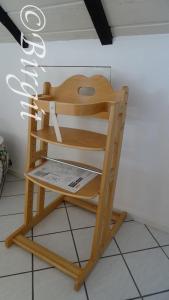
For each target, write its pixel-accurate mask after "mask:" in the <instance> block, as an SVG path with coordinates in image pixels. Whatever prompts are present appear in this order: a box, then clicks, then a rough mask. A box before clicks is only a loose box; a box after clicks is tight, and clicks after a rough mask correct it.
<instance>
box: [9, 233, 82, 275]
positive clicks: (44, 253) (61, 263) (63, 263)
mask: <svg viewBox="0 0 169 300" xmlns="http://www.w3.org/2000/svg"><path fill="white" fill-rule="evenodd" d="M13 242H14V243H15V244H16V245H18V246H20V247H22V248H23V249H25V250H27V251H29V252H31V253H32V254H34V255H36V256H38V257H40V258H41V259H43V260H45V261H46V262H47V263H49V264H50V265H52V266H54V267H56V268H57V269H59V270H60V271H62V272H64V273H65V274H68V275H69V276H71V277H73V278H74V279H76V278H77V276H78V275H79V274H80V272H81V268H79V267H77V266H76V265H74V264H73V263H72V262H70V261H68V260H67V259H65V258H63V257H62V256H60V255H57V254H55V253H54V252H52V251H50V250H48V249H47V248H45V247H43V246H41V245H40V244H38V243H36V242H33V241H31V240H30V239H28V238H26V237H24V236H22V235H18V236H16V237H15V238H14V239H13Z"/></svg>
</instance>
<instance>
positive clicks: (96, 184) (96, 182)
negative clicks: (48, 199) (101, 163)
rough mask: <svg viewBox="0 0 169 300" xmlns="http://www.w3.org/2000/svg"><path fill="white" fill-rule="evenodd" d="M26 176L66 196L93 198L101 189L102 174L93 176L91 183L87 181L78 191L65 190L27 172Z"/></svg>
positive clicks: (87, 166) (83, 165)
mask: <svg viewBox="0 0 169 300" xmlns="http://www.w3.org/2000/svg"><path fill="white" fill-rule="evenodd" d="M73 163H76V164H77V165H79V166H82V167H86V168H87V169H90V168H91V166H89V165H86V164H83V163H80V162H73ZM93 169H94V168H93ZM95 169H96V170H99V171H100V169H97V168H95ZM31 171H32V170H31ZM25 177H26V178H27V179H29V180H30V181H32V182H33V183H35V184H37V185H39V186H41V187H43V188H46V189H49V190H51V191H54V192H58V193H59V194H63V195H65V196H71V197H74V198H78V199H88V200H90V199H91V198H94V197H95V196H97V195H98V193H99V190H100V180H101V175H96V177H95V178H93V179H92V180H91V181H90V182H89V183H87V184H86V185H85V186H84V187H82V188H81V189H80V190H79V191H77V192H76V193H72V192H69V191H67V190H64V189H62V188H60V187H58V186H56V185H53V184H49V183H48V182H46V181H43V180H40V179H37V178H35V177H33V176H31V175H30V174H29V173H26V174H25Z"/></svg>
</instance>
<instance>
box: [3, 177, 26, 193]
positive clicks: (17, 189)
mask: <svg viewBox="0 0 169 300" xmlns="http://www.w3.org/2000/svg"><path fill="white" fill-rule="evenodd" d="M24 192H25V181H24V180H21V181H10V182H5V185H4V188H3V191H2V197H3V196H15V195H21V194H24Z"/></svg>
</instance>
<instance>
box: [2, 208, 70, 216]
mask: <svg viewBox="0 0 169 300" xmlns="http://www.w3.org/2000/svg"><path fill="white" fill-rule="evenodd" d="M61 208H64V207H57V208H55V209H54V211H55V210H56V209H61ZM36 212H37V210H33V213H36ZM23 214H24V212H18V213H11V214H5V215H0V217H8V216H16V215H23Z"/></svg>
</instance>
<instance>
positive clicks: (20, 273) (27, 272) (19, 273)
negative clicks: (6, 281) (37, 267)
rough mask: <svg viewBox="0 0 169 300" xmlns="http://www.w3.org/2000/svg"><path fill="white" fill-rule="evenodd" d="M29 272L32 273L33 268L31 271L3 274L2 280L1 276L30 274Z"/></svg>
mask: <svg viewBox="0 0 169 300" xmlns="http://www.w3.org/2000/svg"><path fill="white" fill-rule="evenodd" d="M29 273H32V270H31V271H25V272H18V273H13V274H8V275H2V276H0V280H1V278H6V277H11V276H17V275H22V274H29Z"/></svg>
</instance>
